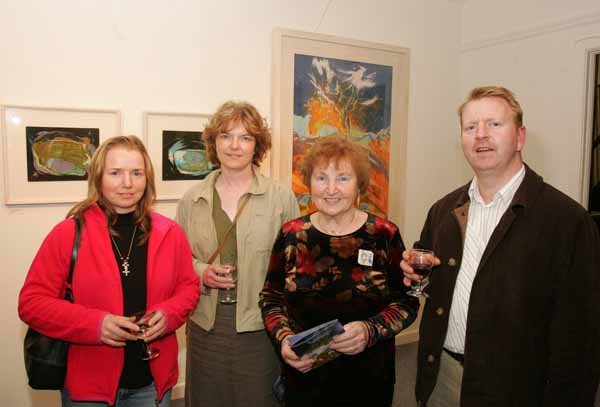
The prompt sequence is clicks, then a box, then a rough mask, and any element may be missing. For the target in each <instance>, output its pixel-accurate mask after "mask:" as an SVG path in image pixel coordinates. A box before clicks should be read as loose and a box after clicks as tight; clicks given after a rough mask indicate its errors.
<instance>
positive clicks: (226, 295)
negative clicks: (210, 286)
mask: <svg viewBox="0 0 600 407" xmlns="http://www.w3.org/2000/svg"><path fill="white" fill-rule="evenodd" d="M221 267H223V268H226V269H228V270H229V273H228V274H224V277H229V278H231V280H232V282H233V284H236V286H235V287H233V288H224V289H223V298H221V301H220V302H221V304H235V303H236V302H237V267H236V266H235V264H221Z"/></svg>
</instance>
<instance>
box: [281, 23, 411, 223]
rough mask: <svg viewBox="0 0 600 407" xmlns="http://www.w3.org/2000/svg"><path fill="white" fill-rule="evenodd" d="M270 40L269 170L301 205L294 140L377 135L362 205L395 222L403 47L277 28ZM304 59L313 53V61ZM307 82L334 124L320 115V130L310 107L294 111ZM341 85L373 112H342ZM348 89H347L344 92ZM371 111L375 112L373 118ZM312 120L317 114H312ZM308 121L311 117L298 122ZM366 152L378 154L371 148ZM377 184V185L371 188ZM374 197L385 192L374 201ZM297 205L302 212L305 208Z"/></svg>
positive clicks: (404, 93)
mask: <svg viewBox="0 0 600 407" xmlns="http://www.w3.org/2000/svg"><path fill="white" fill-rule="evenodd" d="M272 40H273V65H272V66H273V72H272V114H271V118H272V128H273V149H272V153H271V157H270V162H271V175H272V176H273V177H274V178H275V179H278V180H280V181H281V182H283V183H285V184H287V185H292V188H293V189H294V192H296V196H297V197H299V201H300V205H301V208H302V206H303V202H302V200H303V199H306V195H307V190H306V186H304V185H303V183H302V184H301V177H299V175H298V168H297V167H293V166H297V165H298V164H297V163H298V162H300V161H301V160H302V156H301V154H302V153H298V152H296V153H294V151H296V150H298V151H302V149H299V148H297V147H295V146H294V143H296V144H298V143H307V144H308V145H310V143H311V142H313V141H314V139H315V138H317V137H321V136H323V135H327V133H333V132H336V133H338V134H340V133H342V134H343V135H344V136H345V137H348V138H349V139H351V140H352V141H356V142H360V143H362V144H363V145H364V146H365V147H367V148H371V146H372V144H369V143H371V141H370V140H377V139H378V137H380V138H381V139H380V140H379V141H378V143H380V144H381V143H383V145H384V152H383V153H382V154H381V157H379V158H381V159H380V160H379V162H378V164H381V165H380V167H378V168H374V169H373V167H372V171H377V174H376V173H375V172H373V175H374V177H372V179H374V180H375V182H373V181H372V183H371V184H372V185H371V186H370V188H373V190H370V191H368V193H367V194H372V195H373V197H372V198H373V199H372V200H371V201H372V202H369V203H367V204H365V206H364V208H363V209H365V210H370V211H374V212H375V213H377V214H379V215H383V216H387V217H388V218H390V219H391V220H392V221H394V222H395V223H396V224H397V225H398V226H399V227H400V228H402V226H403V225H404V219H403V208H404V203H405V200H406V198H405V191H406V166H405V162H406V138H407V137H406V134H407V119H408V79H409V50H408V49H407V48H402V47H395V46H390V45H385V44H377V43H370V42H365V41H356V40H350V39H345V38H339V37H334V36H329V35H321V34H314V33H306V32H299V31H291V30H284V29H276V30H275V31H274V32H273V38H272ZM306 58H312V66H311V64H310V60H307V59H306ZM302 69H304V71H303V70H302ZM309 71H310V72H309ZM302 75H304V79H302ZM378 75H379V77H381V78H384V79H381V82H377V80H378V79H377V78H378ZM302 81H304V82H302ZM311 86H312V87H314V88H313V89H312V91H313V93H314V94H313V95H309V96H310V99H308V100H309V101H310V103H320V109H323V106H325V108H327V109H329V110H330V112H333V113H334V114H336V115H338V118H343V119H339V120H338V121H337V122H336V123H337V124H328V125H324V124H327V123H325V122H324V121H322V122H320V123H317V124H320V126H319V130H314V128H315V126H314V123H313V119H314V117H315V112H317V110H315V108H312V109H313V110H311V115H308V114H306V115H304V116H302V115H298V112H297V111H298V110H299V109H303V108H304V107H305V106H306V105H307V104H308V103H307V102H306V100H307V99H306V97H305V98H304V99H302V98H301V97H300V96H299V94H300V90H299V89H302V88H306V89H307V90H308V91H310V90H311ZM343 86H347V88H348V92H350V93H352V92H353V93H352V97H355V100H353V102H354V103H353V105H354V106H356V105H360V104H361V103H362V104H363V105H362V106H361V108H362V107H369V103H370V104H371V105H373V106H372V108H373V111H371V112H368V114H367V113H365V111H366V110H367V109H366V108H365V109H363V110H362V111H360V112H359V111H354V112H348V111H346V110H347V106H342V97H341V95H342V91H339V89H340V88H341V87H343ZM336 92H337V93H336ZM377 92H379V93H377ZM350 93H346V94H345V95H344V97H347V96H348V94H350ZM336 97H338V99H336ZM343 100H344V102H345V101H346V99H343ZM344 109H346V110H344ZM377 114H380V115H381V117H377ZM352 115H353V116H352ZM361 115H362V118H363V119H364V120H368V121H369V123H368V126H367V125H365V126H364V129H363V132H364V134H360V132H361V129H362V127H361V126H357V125H356V123H357V121H358V120H359V119H360V116H361ZM351 116H352V117H351ZM365 118H366V119H365ZM316 120H319V119H314V121H316ZM323 120H325V119H323ZM307 121H310V123H309V124H305V123H306V122H307ZM298 123H300V124H298ZM340 123H341V124H340ZM369 126H370V127H369ZM357 127H358V128H359V129H358V130H357ZM305 129H306V130H305ZM340 130H341V131H340ZM313 131H314V132H313ZM365 140H366V141H365ZM295 149H296V150H295ZM379 150H380V149H378V151H379ZM370 156H371V158H373V157H374V158H375V159H377V158H378V157H377V156H375V155H373V154H371V152H370ZM292 162H293V164H292ZM375 175H377V176H375ZM300 184H301V185H300ZM377 188H379V192H377V193H376V189H377ZM299 191H300V192H299ZM376 195H380V196H376ZM381 196H383V197H384V198H385V199H383V200H380V201H377V199H378V198H381ZM367 198H368V197H367ZM304 209H305V211H306V210H308V207H305V208H304ZM373 209H374V210H373Z"/></svg>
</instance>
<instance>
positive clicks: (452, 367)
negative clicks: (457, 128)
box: [401, 87, 600, 407]
mask: <svg viewBox="0 0 600 407" xmlns="http://www.w3.org/2000/svg"><path fill="white" fill-rule="evenodd" d="M459 115H460V123H461V133H462V136H461V139H462V147H463V151H464V154H465V157H466V159H467V161H468V162H469V164H470V166H471V167H472V168H473V171H474V172H475V177H474V179H473V180H472V181H471V182H470V183H468V184H467V185H465V186H463V187H461V188H459V189H457V190H456V191H453V192H451V193H449V194H448V195H446V196H445V197H444V198H442V199H441V200H439V201H438V202H436V203H435V204H434V205H433V207H432V208H431V209H430V211H429V214H428V216H427V220H426V222H425V226H424V227H423V230H422V232H421V237H420V239H419V241H418V242H417V245H418V246H421V247H423V248H426V249H431V250H433V251H434V252H435V255H436V259H435V262H436V264H437V265H438V267H435V268H434V270H433V273H432V274H431V275H430V277H429V280H430V282H429V286H428V287H427V289H426V290H427V291H428V294H429V299H428V300H427V302H426V304H425V308H424V312H423V318H422V321H421V327H420V339H419V354H418V372H417V385H416V397H417V402H418V405H419V406H428V407H438V406H446V407H450V406H460V407H537V406H540V407H541V406H543V407H550V406H554V407H575V406H577V407H586V406H587V407H591V406H592V405H593V403H594V395H595V392H596V388H597V385H598V375H599V369H600V357H599V347H600V334H599V324H600V278H599V276H600V239H599V237H598V230H597V228H596V226H595V225H594V223H593V221H592V220H591V218H590V216H589V215H588V213H587V212H586V211H585V209H584V208H582V207H581V206H580V205H579V204H578V203H577V202H575V201H573V200H572V199H571V198H569V197H567V196H566V195H565V194H563V193H562V192H560V191H558V190H556V189H555V188H553V187H552V186H550V185H548V184H547V183H545V182H544V181H543V180H542V178H541V177H540V176H539V175H537V174H536V173H535V172H534V171H533V170H531V169H530V168H529V167H528V166H527V165H525V164H524V163H523V161H522V159H521V150H522V148H523V146H524V144H525V136H526V130H525V127H524V126H523V122H522V120H523V111H522V110H521V107H520V105H519V103H518V102H517V100H516V99H515V98H514V95H513V94H512V92H510V91H509V90H508V89H505V88H501V87H482V88H476V89H474V90H473V91H472V92H471V94H470V96H469V98H468V99H467V101H466V102H465V103H463V104H462V105H461V107H460V108H459ZM404 259H405V260H403V261H402V264H401V266H402V269H403V270H404V273H405V277H406V278H405V282H406V284H410V281H411V280H416V279H419V277H417V276H416V274H413V269H412V268H411V267H410V266H409V265H408V264H407V262H406V260H408V252H405V253H404Z"/></svg>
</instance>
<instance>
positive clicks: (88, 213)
mask: <svg viewBox="0 0 600 407" xmlns="http://www.w3.org/2000/svg"><path fill="white" fill-rule="evenodd" d="M154 200H155V186H154V172H153V169H152V164H151V162H150V158H149V156H148V153H147V152H146V149H145V148H144V145H143V144H142V142H141V141H140V140H139V139H138V138H137V137H135V136H128V137H114V138H111V139H108V140H106V141H105V142H104V143H102V145H101V146H100V147H99V148H98V150H97V151H96V153H95V154H94V156H93V158H92V160H91V162H90V165H89V168H88V195H87V198H86V199H85V200H83V201H82V202H80V203H78V204H77V205H75V206H74V207H73V208H72V209H71V210H70V211H69V213H68V216H67V219H66V220H64V221H62V222H60V223H59V224H58V225H57V226H55V227H54V229H53V230H52V231H51V232H50V234H49V235H48V236H47V237H46V239H45V240H44V242H43V243H42V246H41V247H40V249H39V251H38V253H37V255H36V257H35V259H34V260H33V263H32V265H31V268H30V270H29V273H28V275H27V279H26V280H25V284H24V286H23V288H22V290H21V294H20V296H19V315H20V317H21V319H22V320H23V321H24V322H26V323H27V324H28V325H30V326H31V327H32V328H33V329H35V330H37V331H39V332H41V333H43V334H45V335H47V336H50V337H54V338H60V339H63V340H65V341H67V342H69V343H70V346H69V356H68V361H67V376H66V379H65V386H64V388H63V390H62V392H61V397H62V405H63V407H64V406H73V407H83V406H85V407H88V406H90V407H91V406H108V405H110V406H117V407H134V406H135V407H145V406H156V405H158V406H160V407H165V406H169V400H170V393H171V388H172V387H173V386H174V385H175V383H176V382H177V377H178V369H177V338H176V336H175V330H176V329H177V328H178V327H179V326H181V325H182V324H183V323H184V322H185V320H186V318H187V316H188V314H189V312H190V311H191V310H192V309H193V308H194V306H195V305H196V302H197V300H198V296H199V282H198V277H197V276H196V274H195V272H194V269H193V266H192V256H191V252H190V248H189V245H188V243H187V241H186V238H185V235H184V234H183V232H182V231H181V229H180V228H179V226H178V225H177V224H176V223H175V222H173V221H172V220H170V219H168V218H166V217H164V216H161V215H159V214H158V213H156V212H152V210H151V207H152V204H153V203H154ZM74 218H77V219H79V220H80V221H81V223H82V225H83V229H82V235H81V245H80V249H79V254H78V258H77V263H76V265H75V271H74V273H73V283H72V286H73V295H74V302H73V303H70V302H68V301H66V300H64V299H63V297H64V291H65V285H66V279H67V274H68V269H69V263H70V257H71V250H72V247H73V240H74V234H75V232H74V230H75V222H74V220H73V219H74ZM135 315H138V317H137V318H139V315H145V316H144V319H145V320H147V321H148V324H149V325H150V327H149V329H148V330H147V331H146V332H145V335H144V336H143V338H144V341H145V342H146V343H148V344H149V346H150V347H151V348H152V349H154V350H156V352H157V353H158V357H155V358H154V359H151V360H143V359H142V352H143V342H142V341H139V340H138V339H139V337H138V336H137V334H139V327H138V325H136V324H135V323H134V321H136V316H135Z"/></svg>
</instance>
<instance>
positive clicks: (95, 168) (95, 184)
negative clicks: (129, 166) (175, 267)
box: [67, 136, 156, 245]
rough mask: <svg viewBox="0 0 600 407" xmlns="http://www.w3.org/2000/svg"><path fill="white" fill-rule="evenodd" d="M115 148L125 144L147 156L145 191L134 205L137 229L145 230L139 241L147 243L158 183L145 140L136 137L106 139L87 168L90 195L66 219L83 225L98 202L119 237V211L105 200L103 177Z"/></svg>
mask: <svg viewBox="0 0 600 407" xmlns="http://www.w3.org/2000/svg"><path fill="white" fill-rule="evenodd" d="M116 147H123V148H125V149H127V150H131V151H138V152H139V153H140V154H142V157H143V158H144V165H145V169H144V170H145V171H144V172H145V174H146V190H145V191H144V195H143V196H142V199H140V201H139V202H138V203H137V205H136V208H135V214H134V217H135V222H136V223H137V224H138V228H139V229H140V230H141V231H142V235H141V239H140V241H139V244H140V245H141V244H144V243H145V242H146V241H147V240H148V237H149V236H150V228H151V222H150V212H151V210H152V206H153V205H154V201H155V200H156V185H155V181H154V168H153V167H152V162H151V161H150V156H149V155H148V151H146V147H145V146H144V143H142V140H140V139H139V138H138V137H136V136H118V137H112V138H109V139H107V140H105V141H104V142H103V143H102V144H100V147H98V149H97V150H96V152H95V153H94V155H93V157H92V160H91V161H90V165H89V167H88V169H87V171H88V191H87V198H85V199H84V200H83V201H81V202H79V203H78V204H76V205H75V206H73V207H72V208H71V209H70V210H69V213H68V214H67V218H69V217H72V218H77V219H79V220H80V221H81V223H82V224H84V222H85V219H84V216H83V214H84V213H85V211H87V210H88V209H89V208H90V207H91V206H92V205H94V204H98V206H100V208H102V210H103V211H104V214H105V215H106V218H107V220H108V230H109V233H110V234H111V235H113V236H118V233H117V231H116V230H115V229H114V227H113V226H114V225H115V223H116V221H117V213H116V212H115V211H114V210H113V209H112V207H111V205H110V204H109V203H108V202H107V201H106V200H105V197H104V196H103V195H102V176H103V174H104V169H105V165H106V154H108V152H109V151H110V150H111V149H113V148H116Z"/></svg>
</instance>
